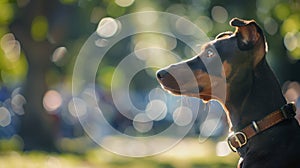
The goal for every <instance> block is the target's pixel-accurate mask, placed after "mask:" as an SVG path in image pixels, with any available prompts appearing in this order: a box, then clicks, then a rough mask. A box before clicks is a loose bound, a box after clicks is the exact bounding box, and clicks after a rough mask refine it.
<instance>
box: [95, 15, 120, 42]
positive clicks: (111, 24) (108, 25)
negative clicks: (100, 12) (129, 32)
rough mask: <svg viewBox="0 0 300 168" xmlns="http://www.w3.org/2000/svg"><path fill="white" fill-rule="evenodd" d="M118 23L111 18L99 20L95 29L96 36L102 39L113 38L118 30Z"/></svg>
mask: <svg viewBox="0 0 300 168" xmlns="http://www.w3.org/2000/svg"><path fill="white" fill-rule="evenodd" d="M120 26H121V25H120V23H118V22H117V21H116V20H115V19H113V18H111V17H106V18H103V19H101V21H100V22H99V24H98V27H97V30H96V32H97V34H98V35H99V36H100V37H103V38H109V37H112V36H114V35H115V34H116V33H117V32H118V30H119V29H120Z"/></svg>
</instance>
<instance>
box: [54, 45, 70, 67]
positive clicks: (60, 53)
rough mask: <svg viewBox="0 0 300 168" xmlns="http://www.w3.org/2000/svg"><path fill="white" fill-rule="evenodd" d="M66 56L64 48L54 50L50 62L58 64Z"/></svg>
mask: <svg viewBox="0 0 300 168" xmlns="http://www.w3.org/2000/svg"><path fill="white" fill-rule="evenodd" d="M66 54H67V48H66V47H58V48H56V49H55V51H54V52H53V55H52V59H51V60H52V62H54V63H58V62H59V61H61V60H62V59H63V58H64V57H65V56H66Z"/></svg>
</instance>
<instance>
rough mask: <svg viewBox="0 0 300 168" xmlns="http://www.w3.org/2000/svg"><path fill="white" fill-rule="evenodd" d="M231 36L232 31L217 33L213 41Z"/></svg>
mask: <svg viewBox="0 0 300 168" xmlns="http://www.w3.org/2000/svg"><path fill="white" fill-rule="evenodd" d="M232 34H233V32H232V31H226V32H222V33H219V34H218V35H217V36H216V38H215V39H219V38H222V37H227V36H231V35H232Z"/></svg>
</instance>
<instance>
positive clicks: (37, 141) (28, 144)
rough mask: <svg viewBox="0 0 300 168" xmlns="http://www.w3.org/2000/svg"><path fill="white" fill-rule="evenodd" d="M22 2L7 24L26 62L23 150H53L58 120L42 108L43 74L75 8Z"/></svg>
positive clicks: (66, 33) (44, 0) (55, 1)
mask: <svg viewBox="0 0 300 168" xmlns="http://www.w3.org/2000/svg"><path fill="white" fill-rule="evenodd" d="M20 2H21V1H20ZM22 2H24V3H25V4H21V5H20V4H19V6H20V8H19V9H18V11H17V16H16V19H15V20H14V21H13V22H12V24H11V26H10V29H11V31H12V32H13V33H14V35H15V37H16V39H17V40H18V41H20V43H21V46H22V49H23V51H24V53H25V55H26V58H27V61H28V73H27V78H26V81H25V84H24V87H23V94H24V97H25V98H26V101H27V103H26V105H25V106H24V110H25V114H24V115H23V116H22V117H21V125H20V132H19V134H20V136H21V137H22V138H23V141H24V149H25V150H32V149H37V150H46V151H54V150H56V147H55V142H56V141H55V138H56V136H55V134H56V132H55V130H54V128H55V127H54V126H53V124H57V123H55V122H54V121H55V120H53V118H52V117H51V116H50V115H49V114H48V113H47V112H46V111H45V109H44V107H43V96H44V94H45V92H46V91H47V89H48V86H47V84H46V74H47V72H48V71H49V68H50V67H51V61H50V60H51V56H52V54H53V52H54V50H55V49H56V48H57V47H58V46H60V45H61V44H62V43H63V42H64V41H65V40H66V38H68V37H70V30H71V26H72V24H73V23H74V22H73V21H74V20H73V18H74V17H76V15H75V14H76V13H75V8H73V7H72V6H71V5H64V4H61V3H60V2H59V1H58V0H51V1H47V0H42V1H40V0H31V1H26V2H25V1H22Z"/></svg>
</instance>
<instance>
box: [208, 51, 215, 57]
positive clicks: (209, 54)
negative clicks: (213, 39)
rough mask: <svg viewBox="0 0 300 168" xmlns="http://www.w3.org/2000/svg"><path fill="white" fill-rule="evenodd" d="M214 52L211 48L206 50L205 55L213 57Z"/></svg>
mask: <svg viewBox="0 0 300 168" xmlns="http://www.w3.org/2000/svg"><path fill="white" fill-rule="evenodd" d="M214 55H215V54H214V52H213V51H212V50H210V49H209V50H207V57H213V56H214Z"/></svg>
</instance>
